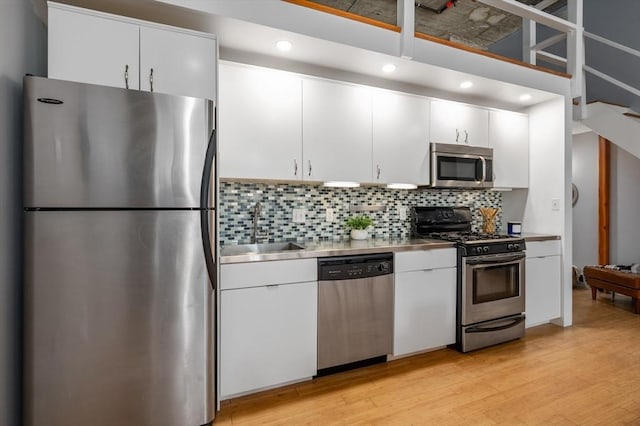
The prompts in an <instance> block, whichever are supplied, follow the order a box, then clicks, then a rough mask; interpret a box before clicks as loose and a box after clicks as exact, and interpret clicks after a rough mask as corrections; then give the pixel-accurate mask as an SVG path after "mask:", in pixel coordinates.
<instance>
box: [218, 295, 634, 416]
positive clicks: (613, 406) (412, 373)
mask: <svg viewBox="0 0 640 426" xmlns="http://www.w3.org/2000/svg"><path fill="white" fill-rule="evenodd" d="M590 293H591V292H590V291H589V290H588V289H580V290H574V292H573V296H574V325H573V326H572V327H568V328H561V327H558V326H554V325H550V324H547V325H542V326H538V327H533V328H530V329H528V330H527V333H526V337H525V338H524V339H522V340H519V341H514V342H509V343H505V344H502V345H498V346H495V347H492V348H486V349H483V350H480V351H476V352H472V353H469V354H461V353H458V352H456V351H455V350H453V349H441V350H438V351H433V352H429V353H426V354H421V355H417V356H413V357H409V358H404V359H400V360H396V361H391V362H388V363H386V364H378V365H375V366H370V367H366V368H361V369H358V370H352V371H349V372H345V373H340V374H336V375H333V376H327V377H322V378H319V379H315V380H312V381H307V382H303V383H299V384H295V385H290V386H287V387H283V388H279V389H274V390H271V391H266V392H262V393H258V394H254V395H249V396H246V397H242V398H236V399H233V400H229V401H223V403H222V406H221V411H220V412H219V413H218V416H217V419H216V422H215V424H216V425H229V424H233V425H257V424H269V425H358V424H363V425H367V424H374V425H437V426H443V425H470V424H472V425H494V424H500V425H520V424H523V425H574V424H575V425H625V424H626V425H640V315H636V314H633V313H632V310H631V301H630V298H627V297H625V296H616V298H615V302H612V301H611V297H610V295H605V294H602V293H599V294H598V300H596V301H592V300H591V294H590Z"/></svg>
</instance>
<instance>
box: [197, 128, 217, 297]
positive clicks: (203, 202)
mask: <svg viewBox="0 0 640 426" xmlns="http://www.w3.org/2000/svg"><path fill="white" fill-rule="evenodd" d="M215 152H216V130H215V129H213V130H212V131H211V136H210V137H209V144H208V146H207V153H206V155H205V160H204V168H203V170H202V183H201V185H200V228H201V229H202V246H203V248H204V259H205V262H206V265H207V272H208V273H209V282H210V283H211V289H212V290H214V291H215V289H216V288H215V282H216V281H215V276H216V274H215V262H214V260H213V250H212V247H211V235H210V228H209V213H210V210H209V194H210V189H211V172H212V169H213V161H214V160H215Z"/></svg>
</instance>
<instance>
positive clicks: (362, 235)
mask: <svg viewBox="0 0 640 426" xmlns="http://www.w3.org/2000/svg"><path fill="white" fill-rule="evenodd" d="M371 225H373V219H371V218H370V217H369V216H367V215H366V214H363V215H357V216H351V217H350V218H349V219H347V226H348V227H349V228H350V229H351V239H352V240H366V239H367V238H368V237H369V234H368V232H367V228H368V227H370V226H371Z"/></svg>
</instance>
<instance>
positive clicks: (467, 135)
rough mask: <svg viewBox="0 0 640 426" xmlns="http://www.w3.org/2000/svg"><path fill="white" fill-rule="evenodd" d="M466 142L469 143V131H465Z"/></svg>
mask: <svg viewBox="0 0 640 426" xmlns="http://www.w3.org/2000/svg"><path fill="white" fill-rule="evenodd" d="M464 143H466V144H469V132H467V131H466V130H465V131H464Z"/></svg>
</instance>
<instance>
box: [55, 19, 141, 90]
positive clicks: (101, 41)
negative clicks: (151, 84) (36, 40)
mask: <svg viewBox="0 0 640 426" xmlns="http://www.w3.org/2000/svg"><path fill="white" fill-rule="evenodd" d="M48 26H49V28H48V76H49V78H56V79H60V80H70V81H78V82H81V83H92V84H101V85H104V86H113V87H122V88H125V87H126V85H127V80H128V85H129V88H130V89H138V88H139V87H140V85H139V80H138V76H139V68H138V32H139V26H138V25H134V24H130V23H127V22H123V21H119V20H116V19H107V18H104V17H98V16H92V15H89V14H87V13H81V12H76V11H70V10H65V9H60V8H58V7H52V6H50V7H49V22H48Z"/></svg>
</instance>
